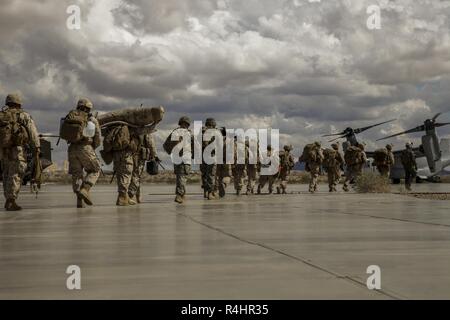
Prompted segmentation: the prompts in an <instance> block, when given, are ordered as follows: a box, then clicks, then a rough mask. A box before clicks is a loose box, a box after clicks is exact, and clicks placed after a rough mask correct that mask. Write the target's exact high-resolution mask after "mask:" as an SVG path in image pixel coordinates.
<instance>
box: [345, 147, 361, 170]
mask: <svg viewBox="0 0 450 320" xmlns="http://www.w3.org/2000/svg"><path fill="white" fill-rule="evenodd" d="M361 158H362V150H361V149H360V148H358V147H356V146H350V147H348V148H347V150H346V151H345V155H344V160H345V164H346V165H348V166H353V165H355V164H359V163H361V162H362V159H361Z"/></svg>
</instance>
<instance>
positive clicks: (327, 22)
mask: <svg viewBox="0 0 450 320" xmlns="http://www.w3.org/2000/svg"><path fill="white" fill-rule="evenodd" d="M374 4H375V5H378V6H379V7H380V8H381V29H380V30H370V29H369V28H368V27H367V19H368V17H369V14H367V12H366V10H367V7H368V6H369V5H374ZM69 5H78V6H79V7H80V8H81V29H80V30H70V29H68V28H67V27H66V20H67V19H68V17H69V14H67V13H66V10H67V7H68V6H69ZM0 40H1V42H0V43H1V44H0V95H1V96H2V97H3V98H1V99H4V96H5V95H6V94H7V93H8V92H21V93H22V94H23V96H24V100H25V108H26V109H28V110H29V111H30V113H31V114H32V116H33V117H34V119H35V120H36V122H37V125H38V129H39V130H40V131H41V132H46V133H50V132H51V133H56V132H57V131H58V127H59V118H60V117H62V116H64V115H65V114H66V113H67V112H68V110H69V109H71V108H73V106H74V105H75V103H76V100H77V99H78V98H79V97H84V96H86V97H88V98H90V99H91V100H92V101H93V102H94V106H95V108H97V109H98V110H101V111H108V110H113V109H117V108H122V107H125V106H139V105H140V104H141V103H142V104H144V105H145V106H151V105H155V106H156V105H163V106H165V108H166V118H165V119H164V121H163V123H162V125H161V127H160V131H159V132H158V141H161V140H162V138H163V136H164V135H167V133H168V130H169V129H170V128H172V127H174V126H175V125H176V122H177V119H178V118H179V117H180V116H181V115H185V114H186V115H189V116H190V117H191V118H192V119H195V120H202V119H205V118H207V117H210V116H212V117H215V118H216V119H217V122H218V124H219V125H224V126H226V127H230V128H249V127H273V128H279V129H280V132H281V139H282V140H281V143H282V144H283V143H291V144H293V145H294V146H295V147H296V152H295V153H296V154H299V153H300V148H301V147H302V146H303V145H304V144H305V143H306V142H308V141H312V140H317V139H319V137H320V135H321V134H324V133H327V132H330V131H334V130H340V129H344V128H345V127H347V126H349V125H352V126H355V127H358V126H365V125H370V124H372V123H376V122H381V121H384V120H388V119H392V118H398V119H399V120H398V121H397V122H395V123H392V124H389V125H386V126H383V127H380V128H377V129H374V130H371V131H367V132H366V133H364V134H362V135H361V136H360V138H361V139H362V140H364V141H365V142H366V143H367V144H368V145H369V147H371V148H374V147H376V146H377V144H376V143H375V142H374V140H375V138H378V137H381V136H383V135H385V134H389V133H395V132H397V131H398V130H403V129H409V128H411V127H414V126H416V125H419V124H421V122H422V121H423V120H424V119H425V118H426V117H431V116H433V114H435V113H437V112H440V111H442V112H445V111H448V110H450V108H449V105H450V1H439V0H414V1H413V0H396V1H387V0H380V1H377V0H370V1H366V0H364V1H363V0H340V1H335V0H333V1H331V0H321V1H319V0H315V1H314V0H309V1H308V0H258V1H257V0H246V1H242V0H190V1H186V0H146V1H144V0H112V1H111V0H108V1H107V0H95V1H94V0H85V1H77V0H70V1H67V0H64V1H60V0H58V1H57V0H36V1H26V0H2V1H1V10H0ZM442 120H446V121H449V120H450V115H449V114H446V115H444V116H443V117H442ZM449 132H450V131H449V129H448V128H446V129H442V130H440V133H441V135H442V136H446V135H448V134H449ZM418 138H420V135H417V134H416V135H413V136H409V137H401V138H398V139H393V140H392V142H393V143H394V144H395V145H396V146H397V147H398V148H400V147H401V146H402V145H403V142H404V139H413V140H414V141H416V142H417V143H418V142H419V139H418ZM322 141H323V142H326V140H322ZM55 151H56V157H57V159H58V160H60V159H63V158H64V157H65V155H64V152H65V147H64V146H60V147H59V148H57V149H56V150H55ZM161 153H163V152H161Z"/></svg>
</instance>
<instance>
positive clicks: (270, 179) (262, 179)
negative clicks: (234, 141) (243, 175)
mask: <svg viewBox="0 0 450 320" xmlns="http://www.w3.org/2000/svg"><path fill="white" fill-rule="evenodd" d="M267 156H268V157H271V156H272V148H271V147H270V146H268V147H267ZM261 166H267V167H269V164H267V165H263V164H261V165H260V166H259V171H260V172H261ZM277 177H278V172H277V173H275V174H273V175H263V174H262V172H261V173H260V175H259V184H258V190H257V193H258V194H261V190H262V189H263V188H264V187H265V185H266V183H268V184H269V193H272V192H273V184H274V183H275V181H276V180H277Z"/></svg>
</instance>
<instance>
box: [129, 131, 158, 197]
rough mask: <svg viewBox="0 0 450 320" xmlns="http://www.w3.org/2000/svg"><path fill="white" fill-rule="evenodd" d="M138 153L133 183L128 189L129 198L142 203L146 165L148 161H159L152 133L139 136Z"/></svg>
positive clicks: (132, 178)
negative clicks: (142, 186)
mask: <svg viewBox="0 0 450 320" xmlns="http://www.w3.org/2000/svg"><path fill="white" fill-rule="evenodd" d="M137 139H138V140H139V147H138V151H137V152H136V153H135V154H134V155H133V172H132V175H131V183H130V186H129V187H128V197H129V198H130V199H131V200H132V201H135V202H137V203H141V177H142V174H143V172H144V168H145V163H146V161H148V160H153V159H154V160H156V161H159V159H158V156H157V153H156V146H155V141H154V139H153V135H152V134H151V133H149V134H145V135H139V136H138V137H137Z"/></svg>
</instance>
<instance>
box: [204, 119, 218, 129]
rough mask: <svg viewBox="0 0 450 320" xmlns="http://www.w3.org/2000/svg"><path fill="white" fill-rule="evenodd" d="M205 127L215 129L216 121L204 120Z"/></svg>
mask: <svg viewBox="0 0 450 320" xmlns="http://www.w3.org/2000/svg"><path fill="white" fill-rule="evenodd" d="M205 126H207V127H208V128H215V127H216V120H215V119H214V118H208V119H206V121H205Z"/></svg>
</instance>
